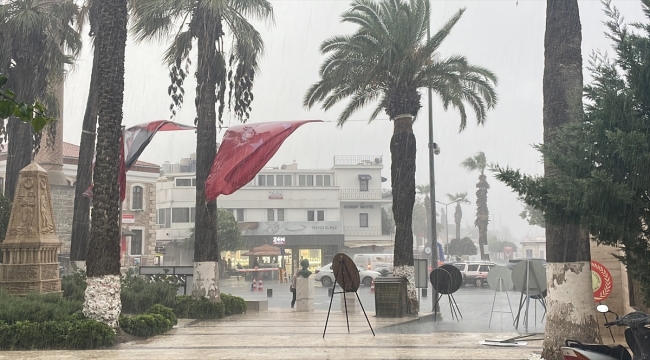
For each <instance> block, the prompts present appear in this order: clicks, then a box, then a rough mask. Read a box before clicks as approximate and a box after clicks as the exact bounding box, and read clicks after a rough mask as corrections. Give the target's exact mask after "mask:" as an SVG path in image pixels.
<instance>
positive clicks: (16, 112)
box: [0, 74, 54, 238]
mask: <svg viewBox="0 0 650 360" xmlns="http://www.w3.org/2000/svg"><path fill="white" fill-rule="evenodd" d="M7 81H8V78H7V76H6V75H4V74H0V120H3V121H4V119H6V118H8V117H10V116H15V117H17V118H19V119H20V120H22V121H23V122H25V123H31V125H32V128H33V129H34V131H35V132H40V131H41V130H43V128H44V127H45V125H47V123H49V122H52V121H54V119H52V118H51V117H48V116H47V115H45V106H44V105H43V104H41V103H39V102H35V103H34V104H25V103H19V102H16V100H15V99H16V94H14V93H13V92H12V91H11V90H9V89H6V88H5V84H7ZM2 237H3V238H4V232H3V235H2Z"/></svg>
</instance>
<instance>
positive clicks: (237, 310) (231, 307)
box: [221, 294, 246, 316]
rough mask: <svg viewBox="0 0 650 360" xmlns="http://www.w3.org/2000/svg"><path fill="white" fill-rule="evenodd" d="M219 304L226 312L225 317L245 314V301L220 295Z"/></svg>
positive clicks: (227, 295)
mask: <svg viewBox="0 0 650 360" xmlns="http://www.w3.org/2000/svg"><path fill="white" fill-rule="evenodd" d="M221 302H222V303H223V306H224V308H225V311H226V316H230V315H235V314H243V313H245V312H246V300H244V299H242V298H240V297H239V296H234V295H230V294H221Z"/></svg>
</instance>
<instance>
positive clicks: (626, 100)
mask: <svg viewBox="0 0 650 360" xmlns="http://www.w3.org/2000/svg"><path fill="white" fill-rule="evenodd" d="M643 9H644V13H645V15H646V18H647V20H650V1H648V0H644V1H643ZM605 12H606V14H607V15H608V17H609V20H608V21H607V22H606V25H607V27H608V34H607V35H608V37H609V38H610V39H611V40H612V41H613V48H614V56H613V57H612V58H609V57H608V56H607V55H604V54H602V53H600V52H595V53H594V54H593V55H592V57H591V61H590V65H589V70H590V72H591V74H592V77H593V81H592V82H591V83H590V84H589V85H587V86H586V87H585V90H584V94H585V98H586V105H585V114H584V121H583V122H580V123H575V124H569V125H566V126H564V127H563V128H562V130H561V131H559V132H558V133H557V140H556V141H555V142H554V144H553V145H552V146H547V145H539V146H538V149H539V150H540V152H541V153H542V155H543V157H544V161H548V162H551V163H552V164H553V166H554V167H555V168H557V169H558V176H556V177H554V178H552V179H550V178H544V177H539V176H531V175H525V174H522V173H521V172H520V171H518V170H514V169H511V168H508V167H505V168H504V167H500V166H495V167H494V170H495V171H496V173H497V178H498V179H499V180H501V181H503V182H504V183H506V185H508V186H510V187H511V188H512V189H513V190H514V191H516V192H517V193H518V194H519V195H520V196H521V197H522V199H523V201H525V203H526V204H528V205H529V206H531V207H533V208H534V209H537V210H539V211H543V212H544V213H545V216H546V221H547V222H548V221H553V223H560V224H562V223H564V224H580V225H582V226H584V227H585V228H587V229H588V230H589V232H590V234H591V236H592V237H593V238H594V239H595V240H596V241H597V242H598V243H602V244H607V245H612V246H621V247H623V248H624V249H625V255H624V257H622V258H621V260H622V261H623V262H624V263H625V264H626V265H627V269H628V272H629V273H630V274H631V275H632V277H633V278H634V279H636V280H638V281H639V282H640V283H641V284H642V286H643V288H644V292H645V295H646V296H645V298H646V299H650V272H648V268H650V245H649V242H648V239H650V228H648V226H647V224H649V223H650V211H649V205H648V204H650V194H649V192H650V177H648V174H649V173H650V121H649V120H650V87H648V80H647V79H648V78H650V21H646V23H639V24H632V25H631V26H628V25H627V24H625V23H624V22H623V20H622V17H621V15H620V14H619V12H618V11H617V10H616V8H614V7H612V6H611V4H610V2H609V1H607V2H605ZM635 30H636V31H635ZM549 210H551V211H549ZM550 214H552V215H550ZM550 217H553V218H550Z"/></svg>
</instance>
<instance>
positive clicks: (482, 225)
mask: <svg viewBox="0 0 650 360" xmlns="http://www.w3.org/2000/svg"><path fill="white" fill-rule="evenodd" d="M478 179H479V181H478V184H476V189H477V190H476V223H475V225H476V227H478V245H479V248H480V250H481V260H485V261H489V260H490V255H488V254H486V253H485V247H486V246H487V244H488V241H487V232H488V223H489V221H490V212H489V210H488V206H487V193H488V189H489V188H490V185H489V184H488V182H487V181H486V180H485V179H486V177H485V175H483V174H481V175H479V177H478Z"/></svg>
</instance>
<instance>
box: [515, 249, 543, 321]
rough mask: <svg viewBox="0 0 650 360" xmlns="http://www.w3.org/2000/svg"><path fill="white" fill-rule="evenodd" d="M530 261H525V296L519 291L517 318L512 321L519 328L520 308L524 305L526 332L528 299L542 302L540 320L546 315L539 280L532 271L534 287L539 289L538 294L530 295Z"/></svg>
mask: <svg viewBox="0 0 650 360" xmlns="http://www.w3.org/2000/svg"><path fill="white" fill-rule="evenodd" d="M530 275H531V271H530V261H526V297H525V298H524V292H523V291H522V292H521V296H520V297H519V310H518V311H517V318H516V319H515V321H514V325H515V329H519V319H520V317H521V310H522V309H523V308H524V305H525V306H526V311H525V312H524V319H523V322H524V329H525V331H526V332H528V309H529V307H530V299H533V300H534V301H539V302H540V303H541V304H542V307H543V308H544V315H543V316H542V320H541V321H544V317H545V316H546V301H545V300H544V294H543V292H542V291H541V289H542V287H541V286H540V283H539V280H538V279H537V275H535V273H534V272H533V280H534V281H535V286H536V289H539V290H540V294H539V295H532V296H531V295H530ZM534 306H535V324H536V325H535V326H537V303H535V304H534Z"/></svg>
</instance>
